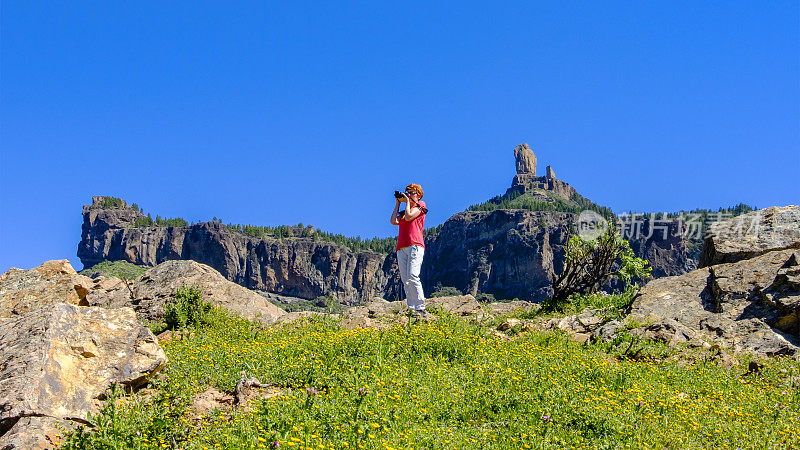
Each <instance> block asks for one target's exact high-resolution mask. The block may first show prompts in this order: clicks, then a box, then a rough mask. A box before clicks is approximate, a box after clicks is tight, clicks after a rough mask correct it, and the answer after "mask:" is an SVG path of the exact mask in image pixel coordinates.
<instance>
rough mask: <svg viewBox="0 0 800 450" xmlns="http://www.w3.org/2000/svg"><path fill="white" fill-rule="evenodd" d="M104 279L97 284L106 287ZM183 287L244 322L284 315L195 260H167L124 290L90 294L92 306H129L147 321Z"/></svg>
mask: <svg viewBox="0 0 800 450" xmlns="http://www.w3.org/2000/svg"><path fill="white" fill-rule="evenodd" d="M107 283H108V281H107V280H105V281H103V282H102V283H101V284H107ZM183 285H187V286H191V285H194V286H197V287H198V288H200V290H201V291H203V300H205V301H207V302H210V303H213V304H215V305H219V306H222V307H223V308H225V309H227V310H229V311H231V312H233V313H236V314H238V315H240V316H242V317H244V318H246V319H249V320H254V321H259V322H261V323H265V324H271V323H274V322H275V321H276V320H277V319H278V317H280V316H282V315H284V314H286V311H284V310H283V309H281V308H278V307H277V306H275V305H273V304H272V303H270V302H269V301H267V300H266V299H265V298H264V297H263V296H261V295H259V294H257V293H256V292H253V291H251V290H249V289H247V288H244V287H242V286H239V285H238V284H236V283H233V282H230V281H228V280H227V279H226V278H225V277H223V276H222V275H221V274H220V273H219V272H217V271H216V270H214V269H213V268H211V267H209V266H207V265H205V264H200V263H198V262H195V261H167V262H164V263H161V264H159V265H157V266H156V267H153V268H152V269H149V270H148V271H147V272H145V273H144V275H142V276H141V277H140V278H139V279H138V280H136V281H135V282H133V283H131V284H130V290H128V289H124V290H123V289H116V290H114V291H113V292H111V291H108V295H105V296H103V295H99V293H98V295H90V296H89V301H90V303H91V304H92V305H93V306H107V307H119V306H125V305H132V306H133V307H134V309H136V312H137V313H139V315H140V316H141V317H143V318H146V319H148V320H160V319H161V318H163V316H164V304H165V303H166V301H167V300H168V299H169V298H170V297H171V296H172V295H174V294H175V292H176V291H177V290H178V289H179V288H180V287H181V286H183Z"/></svg>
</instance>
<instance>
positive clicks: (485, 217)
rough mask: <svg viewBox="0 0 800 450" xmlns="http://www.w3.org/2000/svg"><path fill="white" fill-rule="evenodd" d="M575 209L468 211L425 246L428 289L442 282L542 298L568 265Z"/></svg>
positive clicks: (501, 295) (500, 295) (508, 295)
mask: <svg viewBox="0 0 800 450" xmlns="http://www.w3.org/2000/svg"><path fill="white" fill-rule="evenodd" d="M572 216H573V214H571V213H561V212H553V211H535V212H534V211H527V210H495V211H491V212H484V211H464V212H461V213H458V214H456V215H455V216H453V217H451V218H450V219H449V220H448V221H447V222H445V224H444V226H443V227H442V230H441V231H440V232H439V234H438V236H437V237H436V239H435V240H433V241H432V242H429V243H428V244H427V246H426V249H425V258H424V260H423V265H422V274H421V278H422V281H423V285H424V289H425V292H431V291H432V290H433V288H434V286H436V285H437V284H440V285H442V286H453V287H455V288H457V289H459V290H460V291H462V292H464V293H467V294H472V295H477V293H479V292H491V293H494V295H495V296H497V297H498V298H514V297H517V298H520V299H525V300H540V299H543V298H545V297H547V296H548V295H549V293H550V291H551V289H552V288H551V285H550V276H551V275H552V273H553V270H560V268H561V265H563V244H564V243H565V242H566V240H567V238H568V237H569V226H570V223H571V221H572Z"/></svg>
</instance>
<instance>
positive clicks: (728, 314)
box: [630, 250, 800, 356]
mask: <svg viewBox="0 0 800 450" xmlns="http://www.w3.org/2000/svg"><path fill="white" fill-rule="evenodd" d="M798 258H800V252H795V251H794V250H782V251H774V252H769V253H766V254H763V255H761V256H757V257H755V258H751V259H745V260H742V261H738V262H736V263H729V264H718V265H714V266H711V267H705V268H702V269H698V270H695V271H692V272H689V273H687V274H684V275H680V276H676V277H667V278H659V279H656V280H653V281H651V282H649V283H648V284H647V285H645V286H644V288H642V290H641V291H640V292H639V294H638V295H637V297H636V299H635V300H634V302H633V305H632V306H631V313H630V317H632V318H635V319H637V320H638V321H640V322H645V323H647V324H648V325H647V328H650V329H654V330H655V329H658V331H659V337H660V338H661V339H662V340H666V341H676V342H688V341H691V340H698V341H707V342H710V343H715V344H718V345H720V346H721V347H727V348H730V349H732V350H734V351H748V352H753V353H757V354H762V355H768V356H772V355H797V354H800V334H799V333H798V330H799V329H800V321H799V320H798V313H800V301H798V300H800V283H798V279H797V277H798V269H800V266H798Z"/></svg>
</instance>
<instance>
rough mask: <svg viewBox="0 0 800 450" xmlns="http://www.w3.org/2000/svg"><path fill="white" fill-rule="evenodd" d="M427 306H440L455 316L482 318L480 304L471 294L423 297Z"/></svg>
mask: <svg viewBox="0 0 800 450" xmlns="http://www.w3.org/2000/svg"><path fill="white" fill-rule="evenodd" d="M425 306H426V307H427V308H429V309H430V308H440V309H442V310H443V311H446V312H449V313H451V314H455V315H457V316H471V317H475V318H477V319H478V320H480V319H482V318H483V308H481V304H480V303H478V301H477V300H475V297H473V296H471V295H452V296H448V297H432V298H427V299H425Z"/></svg>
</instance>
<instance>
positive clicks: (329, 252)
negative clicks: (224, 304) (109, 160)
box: [78, 144, 696, 303]
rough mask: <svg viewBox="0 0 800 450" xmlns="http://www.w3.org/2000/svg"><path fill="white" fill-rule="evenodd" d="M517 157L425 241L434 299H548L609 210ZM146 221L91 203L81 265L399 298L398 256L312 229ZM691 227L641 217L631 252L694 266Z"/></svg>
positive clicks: (673, 270)
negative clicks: (591, 216)
mask: <svg viewBox="0 0 800 450" xmlns="http://www.w3.org/2000/svg"><path fill="white" fill-rule="evenodd" d="M514 155H515V160H516V169H517V173H516V175H515V177H514V179H513V182H512V185H511V187H510V188H509V189H508V191H507V192H506V193H505V194H503V195H502V196H498V197H495V198H494V199H492V200H490V201H488V202H487V203H485V204H483V205H476V207H474V208H471V210H468V211H464V212H461V213H458V214H456V215H454V216H453V217H451V218H450V219H448V220H447V221H446V222H445V223H444V224H443V225H442V227H441V229H440V231H439V232H438V233H437V234H435V235H431V236H429V237H428V238H426V239H427V240H426V252H425V260H424V263H423V268H422V274H421V277H422V279H423V284H424V287H425V292H431V291H432V290H434V289H436V288H437V287H440V286H452V287H455V288H457V289H459V290H461V291H462V292H464V293H467V294H472V295H477V294H479V293H490V294H493V295H494V296H495V297H497V298H514V297H516V298H520V299H524V300H531V301H536V300H541V299H543V298H545V297H547V296H548V295H549V293H550V289H551V287H550V279H551V276H552V274H553V273H554V272H557V271H559V270H561V267H562V266H563V258H564V250H563V246H564V244H565V243H566V240H567V239H568V237H569V236H570V233H571V232H573V231H574V229H575V228H574V227H575V223H576V221H577V220H578V217H579V213H580V212H581V211H583V210H594V211H597V212H598V214H602V215H605V216H610V215H611V211H610V210H608V209H607V208H601V207H599V206H598V205H595V204H594V203H592V202H591V201H589V200H588V199H586V198H584V197H583V196H581V195H580V194H578V192H577V191H576V190H575V189H574V188H573V187H572V186H570V185H569V184H568V183H566V182H564V181H563V180H560V179H558V178H556V176H555V172H554V170H553V169H552V168H551V167H549V166H548V167H547V170H546V173H545V175H544V176H537V175H536V156H535V155H534V153H533V151H532V150H531V149H530V148H529V147H528V146H527V145H526V144H522V145H519V146H517V147H516V148H515V149H514ZM144 218H145V216H144V214H143V213H142V212H141V211H140V210H139V209H138V208H136V207H131V206H129V205H128V204H127V203H125V202H124V201H121V200H118V199H115V200H114V201H113V202H109V198H107V197H94V198H93V201H92V204H91V205H87V206H84V208H83V225H82V233H81V241H80V243H79V245H78V257H79V258H80V259H81V262H82V263H83V264H84V266H85V267H91V266H93V265H94V264H96V263H98V262H100V261H104V260H124V261H128V262H131V263H134V264H140V265H146V266H155V265H158V264H160V263H162V262H164V261H167V260H177V259H184V260H187V259H188V260H194V261H197V262H200V263H203V264H207V265H209V266H211V267H213V268H214V269H216V270H217V271H219V272H220V273H221V274H222V275H223V276H224V277H226V278H227V279H228V280H231V281H233V282H235V283H238V284H240V285H242V286H244V287H247V288H250V289H254V290H260V291H267V292H272V293H275V294H280V295H287V296H292V297H300V298H306V299H315V298H317V297H320V296H332V297H335V298H336V299H337V300H338V301H340V302H344V303H363V302H365V301H367V300H369V299H371V298H373V297H376V296H377V297H383V298H387V299H395V300H398V299H400V298H401V295H402V294H401V291H402V289H401V287H402V286H401V285H400V280H399V274H398V271H397V264H396V258H395V256H394V253H388V254H387V253H381V252H372V251H352V250H351V249H349V248H348V247H346V246H344V245H339V244H337V243H333V242H328V241H325V240H321V239H319V238H318V237H315V232H314V230H313V229H312V230H310V231H309V232H304V233H294V234H292V233H289V236H287V237H282V238H273V237H269V236H266V237H253V236H249V235H247V234H245V233H242V232H240V231H239V230H235V229H232V228H230V227H227V226H225V225H223V224H221V223H217V222H205V223H199V224H194V225H189V224H178V225H175V226H163V225H161V226H159V225H152V226H147V225H145V226H142V222H143V221H142V219H144ZM682 227H685V225H684V224H682V223H680V222H679V221H668V222H665V223H661V224H655V223H651V222H650V221H649V220H644V221H641V223H639V224H637V233H635V234H630V236H628V240H629V242H630V243H631V247H632V248H633V250H634V252H635V253H636V254H637V255H638V256H640V257H643V258H646V259H647V260H648V261H650V263H651V265H652V266H653V267H654V270H653V276H654V277H660V276H670V275H679V274H682V273H685V272H687V271H689V270H691V269H693V268H694V267H695V265H696V263H695V261H693V260H692V258H691V257H690V255H689V251H688V249H687V245H688V241H687V238H686V236H685V233H683V232H682V231H684V230H683V228H682ZM656 228H658V230H655V229H656ZM655 231H657V232H655Z"/></svg>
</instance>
